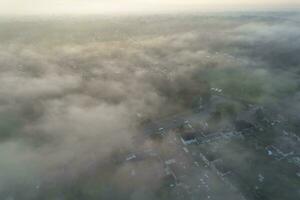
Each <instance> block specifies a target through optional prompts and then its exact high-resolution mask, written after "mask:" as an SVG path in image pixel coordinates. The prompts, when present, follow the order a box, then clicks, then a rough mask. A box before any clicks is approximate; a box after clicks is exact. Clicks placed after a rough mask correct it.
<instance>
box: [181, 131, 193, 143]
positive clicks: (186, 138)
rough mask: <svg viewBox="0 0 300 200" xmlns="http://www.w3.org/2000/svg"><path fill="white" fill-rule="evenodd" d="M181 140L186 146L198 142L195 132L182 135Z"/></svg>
mask: <svg viewBox="0 0 300 200" xmlns="http://www.w3.org/2000/svg"><path fill="white" fill-rule="evenodd" d="M180 140H181V141H182V143H183V144H184V145H188V144H193V143H196V142H197V139H196V134H195V133H194V132H187V133H183V134H181V137H180Z"/></svg>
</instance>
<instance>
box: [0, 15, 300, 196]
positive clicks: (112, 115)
mask: <svg viewBox="0 0 300 200" xmlns="http://www.w3.org/2000/svg"><path fill="white" fill-rule="evenodd" d="M299 20H300V18H299V16H297V15H296V14H290V15H288V14H274V15H262V16H252V15H234V16H218V17H212V16H179V17H174V16H156V17H154V16H153V17H149V18H146V17H145V18H143V17H141V18H131V17H128V18H122V19H121V18H108V19H101V18H100V19H64V20H57V21H51V20H49V21H47V20H45V21H38V20H28V21H26V20H25V21H18V20H16V21H10V22H8V21H5V20H3V21H1V27H4V28H2V29H1V30H0V41H1V43H2V45H1V46H0V131H1V133H0V198H4V199H9V198H10V197H11V198H15V199H19V198H21V199H38V198H41V197H43V196H42V194H41V193H42V192H43V191H40V190H39V187H41V186H42V185H43V184H44V185H47V184H49V185H50V186H49V188H50V189H49V191H51V187H53V188H55V185H56V184H58V185H60V184H62V185H69V184H73V183H74V182H75V183H76V181H77V180H78V179H80V178H81V176H83V177H84V176H88V175H86V174H88V173H89V172H90V173H92V174H96V175H97V176H100V175H103V177H105V174H106V173H107V174H109V173H112V174H114V173H115V175H112V174H111V176H110V177H108V178H107V179H110V181H111V183H112V184H113V182H114V180H115V179H120V181H118V184H119V185H118V184H117V185H118V187H120V188H119V190H120V191H122V190H127V189H128V188H127V189H126V184H127V183H126V182H127V181H128V180H127V177H124V176H123V174H124V172H126V171H128V170H129V169H128V168H127V167H128V166H126V165H121V166H119V167H118V168H116V169H109V167H107V166H110V164H109V163H110V157H111V154H112V153H113V152H115V151H119V150H120V149H130V148H132V147H133V140H132V138H133V137H134V136H136V135H140V134H143V133H142V131H141V130H140V129H139V128H140V123H141V121H143V120H145V119H159V118H162V117H165V116H168V115H172V114H174V113H178V112H182V111H185V110H186V109H191V102H193V96H194V95H196V96H197V95H199V96H205V95H208V94H207V93H208V92H207V90H209V89H210V87H223V88H224V90H225V92H227V93H228V94H230V95H233V96H238V97H240V98H245V99H248V100H250V101H252V102H259V103H260V104H268V105H272V106H273V105H274V106H277V105H288V107H287V109H286V110H285V112H286V114H287V115H292V117H293V119H295V120H296V119H299V115H298V114H297V113H299V112H300V106H299V101H297V99H299V80H300V79H299V72H300V71H299V64H300V57H299V52H300V39H299V38H300V28H299V27H298V26H297V25H296V24H297V23H298V22H299ZM237 84H239V85H237ZM239 86H241V87H242V89H240V88H241V87H239ZM233 87H236V89H235V90H234V91H232V90H231V89H232V88H233ZM239 89H240V90H239ZM244 91H246V92H249V93H247V94H248V95H247V94H244V93H243V92H244ZM249 94H250V95H249ZM243 95H244V96H243ZM290 102H293V103H292V104H291V103H290ZM297 117H298V118H297ZM149 165H150V166H152V164H149ZM149 165H148V164H147V163H142V164H140V166H138V168H143V169H146V168H147V166H149ZM153 165H154V167H152V168H151V169H153V168H155V169H157V171H161V170H162V167H161V166H156V164H153ZM111 170H112V171H113V172H112V171H111ZM146 171H147V169H146ZM152 173H153V171H152V172H151V170H149V173H145V177H141V179H140V180H136V181H137V182H136V183H133V184H137V185H139V184H141V183H140V182H145V181H146V182H148V181H149V185H155V184H156V182H155V181H156V180H153V179H152V178H153V176H154V175H153V174H152ZM157 173H158V172H157ZM143 184H144V183H143ZM124 187H125V188H124ZM53 188H52V189H53ZM53 190H54V189H53ZM128 190H129V189H128ZM47 191H48V190H47ZM49 191H48V192H49ZM50 193H51V192H50ZM143 193H146V194H147V191H134V192H133V193H132V194H131V195H130V197H129V198H130V199H142V198H145V199H147V198H148V199H151V195H153V194H152V193H149V196H148V197H142V196H143V195H142V194H143ZM104 194H105V192H103V195H104ZM115 195H116V194H115ZM51 198H52V197H50V198H49V199H51ZM53 198H54V197H53ZM115 198H116V199H118V198H121V197H120V196H116V197H115ZM103 199H109V196H107V197H106V196H103Z"/></svg>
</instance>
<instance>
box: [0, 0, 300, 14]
mask: <svg viewBox="0 0 300 200" xmlns="http://www.w3.org/2000/svg"><path fill="white" fill-rule="evenodd" d="M299 5H300V1H299V0H0V14H4V15H5V14H9V15H15V14H21V15H23V14H29V15H31V14H107V13H114V14H118V13H120V14H122V13H133V12H135V13H147V12H166V11H183V10H191V9H199V10H202V11H222V10H251V9H254V10H255V9H259V10H271V9H275V10H280V9H282V10H286V9H295V7H296V8H299Z"/></svg>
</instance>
